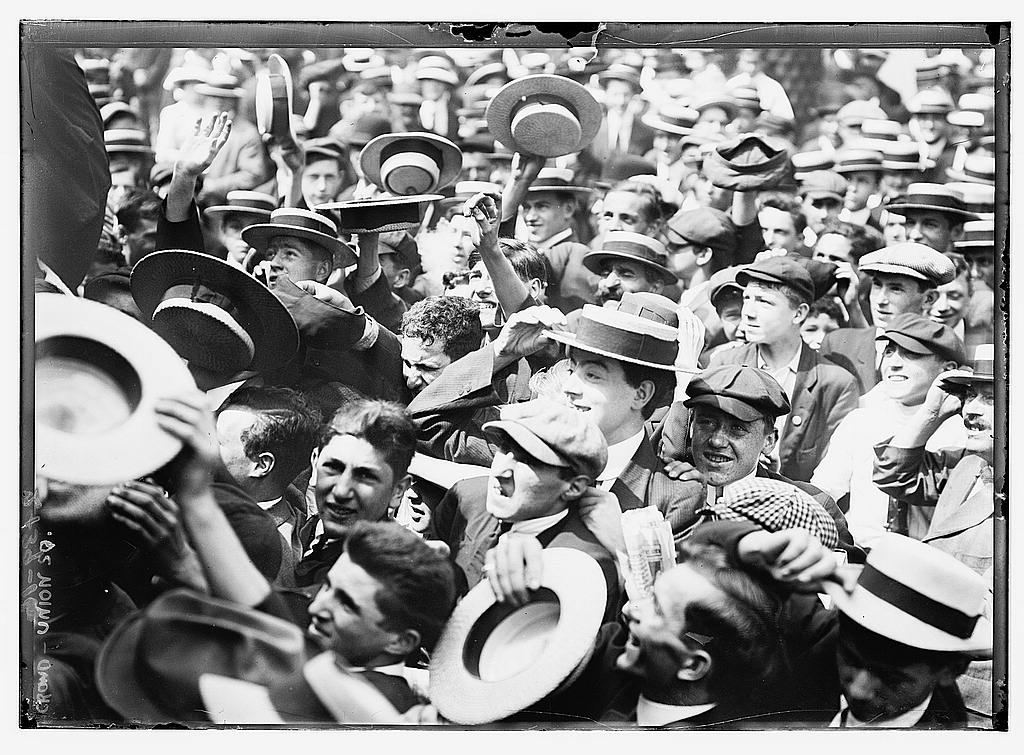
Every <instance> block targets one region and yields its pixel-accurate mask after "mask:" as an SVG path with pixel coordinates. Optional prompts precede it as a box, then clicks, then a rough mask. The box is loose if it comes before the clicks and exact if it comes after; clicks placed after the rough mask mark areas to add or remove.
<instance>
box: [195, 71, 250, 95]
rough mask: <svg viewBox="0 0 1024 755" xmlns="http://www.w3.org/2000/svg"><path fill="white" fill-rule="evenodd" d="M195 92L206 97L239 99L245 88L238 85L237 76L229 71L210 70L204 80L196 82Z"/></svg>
mask: <svg viewBox="0 0 1024 755" xmlns="http://www.w3.org/2000/svg"><path fill="white" fill-rule="evenodd" d="M196 92H198V93H199V94H202V95H205V96H207V97H222V98H225V99H235V100H240V99H242V97H244V96H245V90H244V89H242V87H240V86H238V78H237V77H236V76H233V75H231V74H229V73H217V72H215V71H212V72H210V74H209V75H208V76H207V78H206V81H203V82H201V83H199V84H196Z"/></svg>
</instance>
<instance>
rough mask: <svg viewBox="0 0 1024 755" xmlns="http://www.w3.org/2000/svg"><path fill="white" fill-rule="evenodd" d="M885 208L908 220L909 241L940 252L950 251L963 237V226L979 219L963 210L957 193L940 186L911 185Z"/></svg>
mask: <svg viewBox="0 0 1024 755" xmlns="http://www.w3.org/2000/svg"><path fill="white" fill-rule="evenodd" d="M885 207H886V209H887V210H891V211H892V212H895V213H898V214H900V215H903V216H904V217H905V218H906V219H907V239H908V240H909V241H914V242H917V243H919V244H927V245H928V246H930V247H931V248H932V249H935V250H937V251H940V252H951V251H953V244H954V243H955V242H956V241H957V240H958V239H959V238H960V237H961V236H962V235H963V232H964V223H965V222H966V221H969V220H976V219H977V217H978V216H977V215H976V214H975V213H973V212H970V211H969V210H968V209H967V208H966V206H965V205H964V202H963V197H962V196H961V195H960V194H959V193H958V192H957V191H955V190H953V189H950V188H949V187H947V186H943V185H942V184H927V183H913V184H910V186H908V187H907V193H906V194H905V195H904V196H902V197H898V198H897V199H896V200H894V201H892V202H889V204H887V205H886V206H885Z"/></svg>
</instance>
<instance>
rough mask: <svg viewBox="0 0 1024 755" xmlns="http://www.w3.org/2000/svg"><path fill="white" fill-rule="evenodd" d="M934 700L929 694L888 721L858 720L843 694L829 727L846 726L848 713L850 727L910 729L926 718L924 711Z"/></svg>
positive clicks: (848, 726)
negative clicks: (844, 720) (844, 721)
mask: <svg viewBox="0 0 1024 755" xmlns="http://www.w3.org/2000/svg"><path fill="white" fill-rule="evenodd" d="M931 702H932V696H931V695H928V697H926V698H925V699H924V700H923V701H921V703H920V704H918V705H917V706H915V707H913V708H911V709H910V710H908V711H907V712H906V713H901V714H900V715H898V716H896V718H890V719H889V720H887V721H858V720H857V719H856V718H854V717H853V713H848V712H847V709H848V708H849V703H847V702H846V698H845V697H843V696H842V695H840V696H839V713H837V714H836V717H835V718H833V719H832V723H830V724H829V728H833V729H835V728H839V727H841V726H844V724H843V714H844V713H846V723H845V726H846V728H848V729H909V728H911V727H912V726H915V725H916V724H917V722H918V721H920V720H921V719H922V718H924V712H925V711H926V710H927V709H928V706H929V705H930V704H931Z"/></svg>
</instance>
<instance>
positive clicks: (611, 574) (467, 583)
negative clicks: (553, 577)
mask: <svg viewBox="0 0 1024 755" xmlns="http://www.w3.org/2000/svg"><path fill="white" fill-rule="evenodd" d="M487 480H488V478H487V477H474V478H471V479H469V480H462V481H461V482H458V483H456V484H455V485H453V486H452V488H451V490H449V491H448V493H447V494H446V495H445V497H444V498H443V499H441V502H440V503H439V504H438V506H437V509H436V511H435V512H434V526H435V532H436V534H437V537H438V538H439V539H440V540H442V541H443V542H445V543H446V544H447V545H448V548H449V549H450V551H451V555H452V561H453V564H454V566H455V567H456V568H455V575H456V587H457V589H458V590H459V592H460V594H461V593H464V592H467V591H468V590H470V589H471V588H473V587H474V586H476V584H477V583H478V582H479V581H480V579H481V578H482V577H483V567H484V563H485V561H486V555H487V551H489V550H490V549H491V548H493V547H494V546H495V544H496V543H497V542H498V537H499V536H500V535H501V532H500V522H499V521H498V520H497V519H496V518H495V517H494V516H492V515H491V514H490V512H488V511H487V505H486V503H487ZM537 539H538V540H539V541H540V544H541V545H542V546H543V547H545V548H549V547H550V548H573V549H575V550H579V551H583V552H584V553H586V554H587V555H588V556H591V557H593V559H594V560H595V561H597V564H598V566H600V567H601V571H602V573H603V574H604V578H605V586H606V588H607V593H606V594H607V602H606V604H605V617H606V619H605V620H606V621H607V620H611V619H612V618H614V617H615V616H616V615H617V613H618V610H619V607H620V606H619V595H620V591H619V578H618V570H617V568H616V565H615V560H614V558H613V556H612V554H610V553H609V552H608V551H606V550H605V549H604V546H603V545H601V544H600V543H599V542H598V541H597V538H595V537H594V535H593V533H591V531H590V530H589V529H587V526H586V525H585V524H584V523H583V520H582V519H580V516H579V514H578V513H577V512H576V510H575V508H570V509H569V513H568V515H566V516H565V518H563V519H562V520H561V521H560V522H558V523H557V524H555V525H554V526H552V527H549V528H548V529H546V530H544V531H543V532H541V533H540V534H538V535H537Z"/></svg>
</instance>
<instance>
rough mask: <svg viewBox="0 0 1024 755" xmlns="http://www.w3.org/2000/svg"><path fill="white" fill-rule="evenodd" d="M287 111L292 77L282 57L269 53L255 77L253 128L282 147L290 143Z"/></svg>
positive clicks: (290, 97)
mask: <svg viewBox="0 0 1024 755" xmlns="http://www.w3.org/2000/svg"><path fill="white" fill-rule="evenodd" d="M291 112H292V74H291V71H289V70H288V64H287V63H286V62H285V60H284V58H282V57H281V56H280V55H278V54H276V53H273V54H271V55H270V57H269V58H268V59H267V67H266V68H264V69H261V70H260V71H259V72H257V74H256V127H257V128H258V129H259V132H260V133H261V134H271V135H273V136H274V138H275V139H277V140H278V141H280V142H281V143H282V144H285V143H287V142H289V141H294V137H293V136H292V131H291Z"/></svg>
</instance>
